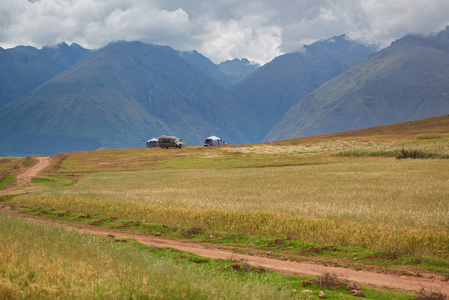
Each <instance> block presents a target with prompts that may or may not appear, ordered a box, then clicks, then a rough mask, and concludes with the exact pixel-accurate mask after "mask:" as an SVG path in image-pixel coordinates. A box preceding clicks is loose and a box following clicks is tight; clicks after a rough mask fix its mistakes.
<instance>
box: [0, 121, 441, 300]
mask: <svg viewBox="0 0 449 300" xmlns="http://www.w3.org/2000/svg"><path fill="white" fill-rule="evenodd" d="M448 139H449V117H448V116H444V117H438V118H430V119H425V120H419V121H413V122H406V123H400V124H394V125H389V126H381V127H373V128H367V129H363V130H356V131H349V132H342V133H336V134H328V135H321V136H313V137H307V138H302V139H294V140H285V141H279V142H274V143H266V144H248V145H235V146H226V147H217V148H209V147H207V148H206V147H198V146H188V147H186V148H183V149H168V150H166V149H157V148H154V149H144V148H140V149H137V148H129V149H109V150H95V151H81V152H66V153H59V154H56V155H54V156H52V163H51V165H50V166H49V167H47V168H46V169H44V170H43V171H42V172H41V173H40V174H39V175H38V177H37V178H35V179H33V180H32V181H31V182H30V183H28V184H26V185H24V186H22V187H21V188H20V189H21V190H22V191H23V192H24V193H23V194H20V195H16V196H13V195H8V196H3V197H2V202H1V206H2V212H1V213H0V216H1V220H0V222H1V223H0V224H2V227H4V226H5V225H6V224H13V225H8V228H9V229H8V230H10V231H14V230H23V229H19V228H22V226H27V227H28V228H29V229H27V230H30V231H34V230H38V231H40V230H50V231H51V232H52V233H51V235H54V236H58V239H61V241H62V240H64V243H70V242H69V241H68V240H66V238H65V237H63V236H65V235H67V233H66V231H65V230H63V231H59V229H57V228H59V227H61V226H62V227H63V228H77V229H76V231H81V232H84V233H91V234H99V235H101V236H103V237H102V238H98V239H95V238H94V240H95V242H87V241H84V242H82V243H83V244H85V243H87V244H91V243H97V240H98V243H100V244H104V245H106V247H112V248H117V249H115V250H107V251H106V250H101V251H102V252H103V251H105V252H104V253H106V252H107V253H108V254H107V255H108V257H110V255H115V254H113V253H109V252H108V251H113V252H114V251H127V252H129V253H133V254H132V255H133V256H139V255H145V256H146V258H145V259H144V260H145V261H146V260H148V259H150V258H151V257H154V258H155V257H158V260H160V261H161V262H162V261H163V262H164V264H175V265H178V263H179V264H181V266H182V267H181V268H182V269H183V270H184V271H182V272H186V271H187V270H192V271H193V272H198V270H199V269H198V268H200V269H201V270H202V271H200V273H202V272H206V273H205V274H213V275H211V276H213V278H216V280H212V281H210V282H208V283H207V289H208V292H207V293H210V292H211V291H217V288H218V289H220V288H219V287H222V284H223V282H232V284H231V283H230V284H228V288H226V289H224V290H226V293H228V292H229V293H231V294H233V293H238V294H239V295H240V297H243V298H247V297H248V295H247V296H242V295H244V294H240V293H244V292H245V288H243V287H242V286H241V284H246V285H247V286H248V287H251V286H253V285H254V284H261V285H263V287H261V288H257V289H258V290H260V293H261V294H257V296H256V297H258V298H267V299H268V298H270V297H271V298H272V297H275V298H282V297H286V298H301V297H302V296H304V293H302V290H305V289H310V290H311V291H312V294H310V297H312V298H314V299H318V292H319V291H320V290H323V291H324V292H325V293H326V295H328V296H329V297H331V298H332V297H335V298H337V299H345V298H346V297H353V296H352V293H351V292H350V291H348V290H347V289H346V285H347V283H348V280H349V281H355V282H357V283H359V284H361V285H362V289H363V291H364V293H365V294H366V297H367V298H369V299H391V298H397V299H402V297H403V298H404V299H409V298H410V297H417V296H419V293H421V294H426V295H432V293H434V294H435V295H444V294H446V295H447V289H448V288H449V286H448V284H447V278H449V277H448V276H449V273H448V269H449V268H448V266H449V260H448V255H449V248H448V245H449V227H448V226H449V224H448V223H447V222H448V220H447V215H448V214H449V211H447V209H448V203H447V201H448V199H449V195H448V192H447V191H448V189H447V182H448V180H449V178H448V174H447V171H446V170H447V168H448V167H449V165H448V163H449V160H448V159H447V158H448V157H449V146H448V145H449V143H448ZM402 150H404V151H407V153H412V152H413V153H415V152H416V153H421V154H423V155H422V157H428V158H424V159H417V158H415V159H413V158H403V159H398V158H401V155H402V154H403V153H404V151H402ZM2 162H3V161H0V167H2V168H1V169H2V170H5V169H7V167H3V165H2ZM6 163H9V162H7V161H6V160H5V161H4V164H6ZM17 172H19V171H17ZM10 174H12V175H14V174H16V173H14V171H12V173H10ZM13 185H14V183H12V186H10V187H9V188H14V186H13ZM5 191H8V190H7V189H4V188H3V190H2V192H3V194H8V192H5ZM11 218H13V219H14V221H13V219H11ZM23 218H25V219H23ZM30 218H31V220H33V221H31V222H29V221H25V223H24V224H22V222H24V220H26V219H30ZM34 220H37V221H34ZM52 224H54V225H57V226H53V225H52ZM34 227H36V228H34ZM14 228H16V229H14ZM31 228H33V229H31ZM46 228H48V229H46ZM51 228H54V229H51ZM53 231H55V232H53ZM69 232H73V230H70V231H69ZM41 234H44V233H39V234H38V235H37V236H40V235H41ZM74 234H75V233H70V235H74ZM0 236H1V239H3V240H5V239H7V240H8V241H10V242H11V243H9V244H11V245H15V246H14V247H16V251H17V250H18V249H21V248H22V247H24V245H25V244H23V243H24V242H25V241H22V242H21V241H19V237H18V236H14V235H7V234H6V233H3V230H2V235H0ZM28 239H29V241H28V243H35V246H33V247H35V248H36V249H45V247H46V246H45V245H40V244H39V243H40V242H39V241H34V239H32V238H31V237H28ZM70 239H78V237H75V236H72V237H70ZM83 239H84V237H83ZM89 239H91V238H89ZM145 240H148V243H149V244H150V245H153V246H156V247H157V248H153V247H149V248H145V247H143V248H142V246H139V245H140V243H144V241H145ZM119 241H127V242H126V243H124V242H122V243H120V242H119ZM136 241H137V242H136ZM2 244H4V243H2ZM57 244H59V243H58V242H57V243H56V244H54V245H57ZM125 244H126V245H125ZM190 244H192V247H193V248H197V249H205V250H207V249H209V250H208V251H212V252H213V251H214V249H217V251H218V252H219V251H224V253H225V254H224V256H221V257H215V256H213V258H207V259H206V258H201V257H197V256H191V254H188V253H187V252H190V251H191V252H192V253H196V252H195V250H190V251H189V249H188V248H182V247H183V246H182V245H185V247H188V246H189V245H190ZM38 245H39V246H38ZM108 245H111V246H108ZM113 245H117V246H113ZM119 245H120V246H119ZM61 246H62V245H61ZM58 247H59V246H58ZM95 247H97V246H95ZM98 247H100V248H101V247H103V246H98ZM167 247H168V248H167ZM119 248H120V249H119ZM122 248H123V249H126V250H123V249H122ZM172 248H175V249H176V250H177V251H174V250H173V251H172V250H170V249H172ZM33 249H34V248H33ZM139 249H140V250H139ZM145 249H148V250H145ZM181 250H182V251H187V252H182V251H181ZM20 251H22V250H20ZM20 251H19V252H20ZM42 251H44V252H43V253H45V251H47V250H42ZM79 251H80V253H83V252H84V250H81V249H80V250H79ZM19 252H17V253H19ZM54 252H55V253H56V254H55V255H56V256H57V257H59V255H63V254H62V253H61V254H59V252H58V251H56V250H55V251H54ZM2 253H3V255H12V254H7V253H12V252H9V250H8V249H7V248H4V249H2ZM144 253H145V254H144ZM150 253H151V254H150ZM233 253H234V254H233ZM198 254H200V255H201V253H198ZM16 255H18V254H16ZM80 255H81V254H80ZM130 255H131V254H130ZM204 255H205V256H207V255H209V254H207V255H206V254H204ZM210 255H211V256H212V254H210ZM248 255H250V256H248ZM44 256H45V255H44ZM29 257H35V254H32V256H29ZM259 258H260V259H259ZM86 259H87V258H83V257H75V256H72V258H71V259H69V261H70V264H69V265H73V266H75V265H79V266H80V265H82V264H85V263H86ZM130 259H131V258H130ZM222 259H225V260H224V261H223V260H222ZM258 259H259V260H258ZM100 260H101V261H103V259H100ZM263 260H268V261H267V262H262V261H263ZM3 261H5V260H3ZM6 261H11V260H6ZM26 261H27V265H26V266H25V265H18V266H15V267H14V268H16V271H14V272H16V273H14V274H17V275H15V276H17V277H14V278H17V280H13V281H11V280H10V279H8V280H9V281H8V282H9V283H8V285H2V287H3V286H6V287H8V286H9V287H10V288H9V289H8V291H9V292H11V293H15V292H17V291H18V289H19V287H18V286H16V284H21V288H20V289H23V290H25V291H26V292H27V293H29V295H35V296H37V295H41V294H39V293H41V292H42V290H43V289H45V290H46V291H47V293H54V294H52V295H64V294H63V293H64V291H63V290H64V289H66V290H68V291H72V292H73V293H79V294H76V295H87V294H89V293H92V292H93V291H90V290H89V289H87V288H86V287H84V286H83V285H81V286H80V284H79V283H76V282H79V280H80V278H84V277H83V276H85V274H88V273H89V272H87V273H85V274H78V273H76V272H75V273H74V274H73V275H71V276H68V275H64V276H66V277H65V278H66V279H65V280H66V282H67V286H66V287H65V288H63V287H62V286H61V285H60V283H57V282H55V281H53V279H52V278H54V277H52V272H66V271H64V268H66V267H69V265H66V264H63V265H57V264H56V265H55V264H52V263H50V262H47V263H48V264H49V265H51V266H52V268H51V269H46V268H44V269H43V268H42V267H39V263H38V262H37V261H33V260H32V259H31V258H29V259H27V260H26ZM199 261H202V263H198V262H199ZM117 262H120V264H122V259H117ZM195 262H196V263H195ZM269 262H271V263H274V264H278V265H279V267H275V266H273V265H269ZM283 262H285V263H286V264H294V265H295V264H297V268H298V269H297V271H296V272H293V271H291V272H288V273H290V275H289V274H287V275H282V273H278V272H274V271H269V269H273V270H277V271H281V272H282V269H284V270H287V269H288V267H286V266H284V267H282V264H283ZM236 263H237V264H239V267H237V266H235V267H230V266H231V265H233V264H236ZM95 264H96V265H97V264H98V266H97V267H96V268H97V269H96V270H95V272H100V273H101V272H106V270H108V268H107V267H105V266H101V265H100V261H99V262H98V263H95ZM301 264H304V268H305V269H306V266H310V268H312V269H313V270H315V271H314V272H315V273H313V272H310V273H305V272H306V271H301V270H304V269H303V267H301ZM125 265H128V266H129V267H128V268H130V269H129V270H134V271H132V272H136V273H133V274H135V275H132V276H133V277H132V278H134V279H133V282H134V283H133V284H134V286H138V287H139V288H138V289H137V290H138V292H139V293H140V292H142V293H150V290H152V291H153V292H154V291H156V294H157V293H159V295H162V294H166V292H167V291H163V289H164V285H163V284H162V285H158V284H156V285H155V286H154V287H153V288H150V290H148V286H146V285H142V282H144V281H145V280H148V279H144V278H150V277H151V276H154V275H151V274H150V273H147V272H148V271H147V270H141V269H139V267H138V266H137V265H136V264H135V263H125ZM179 266H180V265H178V267H179ZM250 266H251V267H250ZM178 267H176V268H178ZM11 268H12V266H11V265H5V266H4V268H3V270H12V269H11ZM17 268H23V271H20V270H21V269H17ZM26 268H28V269H26ZM117 268H118V267H117ZM170 268H173V267H170ZM254 268H255V269H254ZM257 268H259V269H257ZM295 268H296V267H295ZM36 269H39V270H40V271H39V275H38V276H36V275H35V278H36V279H34V281H30V279H27V278H29V277H27V275H26V274H28V273H29V272H36V271H32V270H36ZM118 269H119V270H120V268H118ZM125 269H126V267H125ZM206 269H207V271H206ZM244 269H245V270H248V271H245V272H243V271H242V270H244ZM50 270H52V271H50ZM194 270H197V271H194ZM251 270H252V271H251ZM257 270H259V271H257ZM345 270H347V271H345ZM9 272H10V271H9ZM24 272H25V273H24ZM127 272H128V271H127ZM158 272H160V271H158ZM179 272H181V271H179ZM259 272H260V273H259ZM100 273H97V274H100ZM291 273H294V274H296V275H291ZM365 273H366V274H371V275H369V276H374V277H375V276H379V278H386V279H384V283H375V282H374V281H370V280H369V279H367V278H365V277H364V276H365V275H364V274H365ZM8 274H12V273H8ZM159 274H161V273H159ZM325 274H327V275H325ZM329 274H333V275H332V276H331V275H329ZM111 275H112V273H111ZM334 275H335V276H336V277H335V278H334V277H333V276H334ZM5 276H6V273H3V274H0V278H3V279H2V280H5V279H4V278H6V277H5ZM91 276H93V277H92V278H104V277H103V276H104V275H91ZM108 276H109V275H108ZM123 276H124V277H123V278H122V279H110V280H118V281H117V282H122V283H120V284H121V285H122V284H125V282H126V281H127V280H130V278H131V277H130V276H131V275H130V273H126V274H125V275H123ZM148 276H149V277H148ZM158 276H160V275H158ZM187 276H188V277H189V276H190V277H192V275H187ZM208 276H209V275H208ZM298 276H299V277H298ZM303 276H307V277H303ZM308 276H312V277H308ZM313 276H315V277H313ZM366 276H368V275H366ZM382 276H384V277H382ZM388 276H393V277H391V279H388V278H389V277H388ZM162 277H163V278H167V280H170V281H172V282H176V284H174V285H179V286H184V287H185V285H183V283H182V280H181V279H180V278H178V277H177V276H176V275H174V274H171V275H170V274H165V275H162ZM190 277H189V278H190ZM9 278H13V277H9ZM107 278H109V277H107ZM111 278H112V277H111ZM151 278H153V277H151ZM168 278H170V279H168ZM274 278H276V279H274ZM314 278H318V279H319V280H323V282H324V281H325V280H329V279H332V278H334V279H335V280H336V281H334V283H333V284H334V287H335V286H339V287H338V288H337V289H335V288H334V287H324V286H320V285H319V284H318V283H317V282H319V280H318V279H314ZM309 279H310V281H311V282H315V283H313V284H311V285H308V284H307V282H308V281H307V280H309ZM108 280H109V279H108ZM122 280H125V282H123V281H122ZM195 280H199V281H200V282H204V281H203V279H195ZM314 280H315V281H314ZM316 280H318V281H316ZM396 280H399V281H401V280H403V281H404V282H407V281H409V282H410V283H409V285H408V286H406V285H401V284H397V285H395V284H394V282H396ZM163 281H165V282H166V280H163ZM31 282H34V283H33V284H30V283H31ZM45 282H52V283H51V284H52V286H53V288H52V289H49V286H46V284H45ZM94 282H95V286H96V287H97V289H98V291H100V293H102V292H101V291H102V290H103V289H105V288H106V286H105V285H103V283H102V282H101V281H97V280H96V279H95V280H94ZM111 282H112V281H111ZM155 282H156V281H155ZM385 282H390V283H389V284H387V283H385ZM204 284H205V283H204ZM279 284H280V285H279ZM370 284H372V285H370ZM384 285H386V286H390V287H391V288H395V289H384V288H383V286H384ZM14 286H15V287H14ZM25 286H28V287H27V288H25ZM190 286H191V287H192V288H193V287H194V286H195V285H190ZM34 287H36V288H34ZM122 287H123V289H122V291H121V293H126V292H127V291H131V290H129V289H127V288H124V285H122ZM253 287H254V286H253ZM165 288H167V287H165ZM233 288H235V289H237V290H238V292H237V290H235V289H233ZM398 288H399V289H398ZM75 289H79V292H75ZM250 289H251V288H250ZM188 290H189V292H192V293H199V294H198V295H200V294H201V292H200V290H196V292H195V291H192V290H191V289H188ZM2 292H4V290H2ZM178 292H179V291H178ZM178 292H176V291H174V292H173V293H174V295H176V294H177V293H178ZM252 292H254V290H252ZM82 293H87V294H82ZM231 294H227V295H228V296H223V297H230V296H229V295H231ZM89 295H91V294H89ZM189 295H190V297H193V295H194V294H189ZM195 295H196V294H195ZM208 295H210V294H208ZM412 295H414V296H412Z"/></svg>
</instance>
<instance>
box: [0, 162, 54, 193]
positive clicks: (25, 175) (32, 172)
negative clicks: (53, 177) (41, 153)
mask: <svg viewBox="0 0 449 300" xmlns="http://www.w3.org/2000/svg"><path fill="white" fill-rule="evenodd" d="M50 163H51V158H50V157H36V162H34V163H33V164H32V165H31V166H30V167H29V168H26V169H24V170H23V171H21V172H20V173H19V174H18V175H17V181H16V182H15V185H14V186H13V187H11V188H9V189H5V190H1V191H0V196H3V195H11V194H20V193H26V192H27V191H31V190H26V189H23V186H24V185H25V184H27V183H28V182H30V181H31V179H32V178H34V177H36V176H37V174H39V172H41V171H42V170H43V169H45V168H46V167H48V166H49V165H50Z"/></svg>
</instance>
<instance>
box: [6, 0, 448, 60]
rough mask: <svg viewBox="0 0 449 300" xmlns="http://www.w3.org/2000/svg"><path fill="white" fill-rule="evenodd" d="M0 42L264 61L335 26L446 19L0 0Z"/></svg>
mask: <svg viewBox="0 0 449 300" xmlns="http://www.w3.org/2000/svg"><path fill="white" fill-rule="evenodd" d="M0 4H1V5H0V46H2V47H13V46H16V45H23V44H25V45H34V46H37V47H40V46H43V45H47V44H56V43H60V42H62V41H66V42H68V43H71V42H76V43H79V44H81V45H82V46H84V47H87V48H99V47H102V46H104V45H106V44H107V43H109V42H111V41H116V40H139V41H143V42H147V43H155V44H164V45H169V46H172V47H174V48H176V49H182V50H192V49H196V50H198V51H199V52H201V53H203V54H204V55H206V56H208V57H210V58H211V59H212V60H214V62H220V61H223V60H226V59H232V58H235V57H239V58H241V57H247V58H250V59H251V60H253V61H255V62H258V63H264V62H267V61H269V60H271V59H273V58H274V57H275V56H278V55H280V54H282V53H285V52H292V51H296V50H299V49H300V48H301V46H302V45H303V44H309V43H311V42H313V41H316V40H318V39H322V38H329V37H331V36H334V35H340V34H343V33H346V34H348V35H349V36H350V37H351V38H353V39H357V40H360V41H363V42H367V43H375V44H379V45H381V46H388V44H389V43H391V42H392V41H393V40H395V39H398V38H400V37H402V36H404V35H406V34H409V33H420V34H429V33H431V32H435V31H439V30H442V29H444V27H445V26H446V25H449V15H448V14H447V12H448V11H449V1H447V0H396V1H391V0H388V1H387V0H345V1H343V0H341V1H334V0H321V1H320V0H303V1H297V0H295V1H293V0H281V1H272V0H270V1H268V0H266V1H265V0H263V1H236V0H228V1H225V0H215V1H209V0H203V1H187V0H178V1H176V0H165V1H164V0H153V1H151V0H150V1H148V0H33V1H32V0H0Z"/></svg>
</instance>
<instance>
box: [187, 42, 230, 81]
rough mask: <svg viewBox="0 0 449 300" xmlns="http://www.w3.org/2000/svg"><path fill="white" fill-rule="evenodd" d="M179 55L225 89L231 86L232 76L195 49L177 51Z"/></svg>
mask: <svg viewBox="0 0 449 300" xmlns="http://www.w3.org/2000/svg"><path fill="white" fill-rule="evenodd" d="M178 53H179V55H180V56H181V57H182V58H183V59H184V60H185V61H186V62H188V63H189V64H191V65H192V66H194V67H196V68H198V69H199V70H200V71H201V72H203V73H204V75H206V76H207V77H209V78H210V79H212V80H213V81H214V82H215V83H217V84H219V85H221V86H222V87H224V88H225V89H229V88H230V87H231V86H232V78H231V77H229V76H228V75H226V74H224V73H223V72H222V71H220V69H219V68H218V66H217V65H216V64H214V63H213V62H212V61H211V60H210V59H209V58H207V57H205V56H204V55H202V54H201V53H199V52H197V51H195V50H194V51H178Z"/></svg>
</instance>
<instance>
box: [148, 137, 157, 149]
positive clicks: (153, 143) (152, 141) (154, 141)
mask: <svg viewBox="0 0 449 300" xmlns="http://www.w3.org/2000/svg"><path fill="white" fill-rule="evenodd" d="M158 146H159V144H158V139H157V138H152V139H149V140H148V141H147V148H152V147H158Z"/></svg>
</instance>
